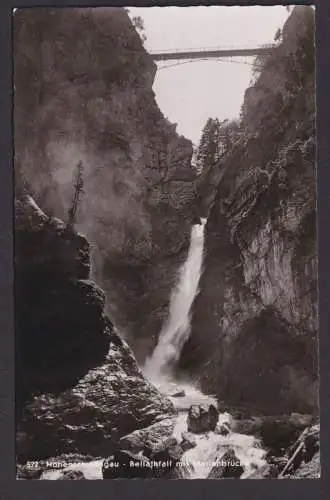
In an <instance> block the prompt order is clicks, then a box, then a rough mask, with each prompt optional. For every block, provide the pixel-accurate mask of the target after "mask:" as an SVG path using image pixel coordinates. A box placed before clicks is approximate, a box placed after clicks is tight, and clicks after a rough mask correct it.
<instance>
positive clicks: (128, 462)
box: [102, 442, 182, 479]
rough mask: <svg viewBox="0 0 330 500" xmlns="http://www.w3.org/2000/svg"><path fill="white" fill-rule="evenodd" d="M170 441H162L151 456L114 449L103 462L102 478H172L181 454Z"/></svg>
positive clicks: (175, 473) (174, 475)
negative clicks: (161, 444) (162, 443)
mask: <svg viewBox="0 0 330 500" xmlns="http://www.w3.org/2000/svg"><path fill="white" fill-rule="evenodd" d="M175 447H177V445H174V444H173V443H171V442H168V443H164V445H163V447H162V449H159V450H158V451H157V452H155V453H153V455H152V456H151V457H149V458H148V457H145V456H143V455H141V454H139V455H137V454H134V453H131V452H129V451H127V450H116V451H114V453H113V454H112V455H111V456H110V457H109V458H108V459H106V460H105V461H104V462H103V465H102V475H103V479H120V478H124V479H157V478H158V479H160V478H168V479H174V478H175V477H176V475H177V472H174V469H175V464H176V462H177V461H178V460H179V458H180V456H181V455H182V451H181V452H178V453H177V452H176V451H175Z"/></svg>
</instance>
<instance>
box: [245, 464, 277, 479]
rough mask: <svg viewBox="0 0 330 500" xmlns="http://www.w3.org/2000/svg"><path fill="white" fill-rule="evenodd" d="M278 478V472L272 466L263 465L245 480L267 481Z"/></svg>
mask: <svg viewBox="0 0 330 500" xmlns="http://www.w3.org/2000/svg"><path fill="white" fill-rule="evenodd" d="M277 476H278V470H277V468H276V466H275V465H273V464H265V465H264V466H263V467H260V468H259V469H257V470H256V471H254V472H252V474H250V475H249V476H247V478H246V479H268V478H275V477H277Z"/></svg>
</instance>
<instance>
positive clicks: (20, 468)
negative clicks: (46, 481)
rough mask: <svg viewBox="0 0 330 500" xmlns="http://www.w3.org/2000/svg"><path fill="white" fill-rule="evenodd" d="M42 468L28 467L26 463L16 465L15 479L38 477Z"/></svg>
mask: <svg viewBox="0 0 330 500" xmlns="http://www.w3.org/2000/svg"><path fill="white" fill-rule="evenodd" d="M41 474H42V468H41V467H39V466H37V467H33V468H30V467H28V466H27V465H17V467H16V479H40V476H41Z"/></svg>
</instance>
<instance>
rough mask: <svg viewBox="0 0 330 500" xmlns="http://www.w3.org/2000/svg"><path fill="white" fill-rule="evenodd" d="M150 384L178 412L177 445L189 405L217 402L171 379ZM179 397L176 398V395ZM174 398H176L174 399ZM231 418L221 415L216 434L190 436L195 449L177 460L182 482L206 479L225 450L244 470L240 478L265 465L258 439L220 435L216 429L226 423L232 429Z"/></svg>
mask: <svg viewBox="0 0 330 500" xmlns="http://www.w3.org/2000/svg"><path fill="white" fill-rule="evenodd" d="M152 383H153V384H154V385H155V386H156V387H157V388H158V390H159V391H160V392H162V393H163V394H166V395H167V396H168V397H169V398H170V400H171V401H172V403H173V405H174V407H175V408H176V410H177V411H178V416H177V420H176V425H175V428H174V431H173V437H175V438H176V439H177V440H178V442H180V441H181V440H182V433H186V432H187V430H188V424H187V420H188V411H189V408H190V407H191V406H192V405H206V406H208V405H210V404H212V405H214V406H215V407H216V408H217V407H218V402H217V400H216V398H215V397H214V396H211V395H206V394H203V393H202V392H201V391H200V390H199V389H197V388H196V387H194V386H193V385H190V384H188V383H178V382H176V381H173V380H171V379H170V378H162V379H160V380H158V381H157V382H156V383H155V381H152ZM177 394H178V396H177ZM173 395H175V396H173ZM232 421H233V419H232V417H231V415H230V414H229V413H227V412H225V413H220V414H219V418H218V423H217V426H216V429H215V431H207V432H203V433H198V434H195V433H194V434H193V436H194V438H195V441H196V446H195V447H194V448H192V449H190V450H187V451H186V452H185V453H184V454H183V456H182V458H181V461H180V464H182V466H183V473H182V478H183V479H206V478H207V477H208V475H209V473H210V471H211V469H212V468H213V467H214V466H215V465H216V463H217V462H218V463H219V462H220V461H221V458H222V457H223V455H224V454H225V453H226V452H227V451H228V450H233V451H234V452H235V456H236V457H237V459H238V461H239V463H240V465H241V466H243V468H244V472H243V474H242V475H241V477H240V479H245V478H247V477H248V476H249V475H250V474H252V473H253V472H254V471H255V470H256V469H259V468H261V467H263V466H264V465H265V464H266V459H265V455H266V451H265V450H264V449H263V448H262V445H261V442H260V440H259V439H257V438H256V437H254V436H252V435H246V434H240V433H237V432H233V431H230V432H229V433H228V434H227V435H222V434H220V433H219V430H218V429H219V427H221V425H222V424H224V423H228V424H229V427H231V426H232Z"/></svg>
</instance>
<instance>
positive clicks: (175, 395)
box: [170, 389, 186, 398]
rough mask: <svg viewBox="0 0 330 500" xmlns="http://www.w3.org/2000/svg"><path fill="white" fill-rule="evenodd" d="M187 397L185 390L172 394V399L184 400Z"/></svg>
mask: <svg viewBox="0 0 330 500" xmlns="http://www.w3.org/2000/svg"><path fill="white" fill-rule="evenodd" d="M185 395H186V393H185V391H184V390H183V389H182V390H181V391H176V392H174V393H173V394H170V396H171V398H183V397H184V396H185Z"/></svg>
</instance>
